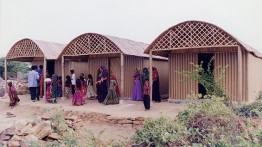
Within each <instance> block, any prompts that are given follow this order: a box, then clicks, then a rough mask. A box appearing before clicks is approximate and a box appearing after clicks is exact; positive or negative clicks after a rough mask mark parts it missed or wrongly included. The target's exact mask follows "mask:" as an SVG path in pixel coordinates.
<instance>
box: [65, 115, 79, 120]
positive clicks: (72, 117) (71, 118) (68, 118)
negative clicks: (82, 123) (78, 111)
mask: <svg viewBox="0 0 262 147" xmlns="http://www.w3.org/2000/svg"><path fill="white" fill-rule="evenodd" d="M77 119H78V116H75V115H73V116H71V117H66V118H65V120H71V121H76V120H77Z"/></svg>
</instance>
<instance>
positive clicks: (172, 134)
mask: <svg viewBox="0 0 262 147" xmlns="http://www.w3.org/2000/svg"><path fill="white" fill-rule="evenodd" d="M180 127H181V126H178V125H177V124H175V122H174V121H173V120H171V119H169V118H167V117H163V116H162V117H160V118H158V119H148V120H146V121H145V123H144V128H143V129H141V130H137V131H136V133H135V135H134V136H133V138H132V140H133V141H134V142H135V143H141V142H146V144H150V143H154V144H155V145H156V146H165V145H167V144H168V142H172V141H174V140H175V139H176V138H179V137H180V134H182V132H180V130H182V129H181V128H180Z"/></svg>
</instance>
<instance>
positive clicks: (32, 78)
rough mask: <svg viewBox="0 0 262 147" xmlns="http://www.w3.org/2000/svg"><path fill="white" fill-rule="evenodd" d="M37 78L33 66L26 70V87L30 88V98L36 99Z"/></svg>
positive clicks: (37, 75)
mask: <svg viewBox="0 0 262 147" xmlns="http://www.w3.org/2000/svg"><path fill="white" fill-rule="evenodd" d="M37 80H39V74H38V73H37V72H36V71H35V66H34V65H32V66H31V71H29V72H28V81H27V82H28V87H29V90H30V95H31V100H32V101H33V102H35V101H36V88H37V85H38V84H37Z"/></svg>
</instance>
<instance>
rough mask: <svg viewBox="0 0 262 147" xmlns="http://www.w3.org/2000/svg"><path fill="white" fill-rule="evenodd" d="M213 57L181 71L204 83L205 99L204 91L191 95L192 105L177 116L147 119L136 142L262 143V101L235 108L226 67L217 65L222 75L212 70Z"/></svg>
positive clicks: (199, 144) (254, 145)
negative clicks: (224, 84)
mask: <svg viewBox="0 0 262 147" xmlns="http://www.w3.org/2000/svg"><path fill="white" fill-rule="evenodd" d="M213 60H214V58H212V59H211V61H210V62H209V63H208V67H207V70H205V69H204V68H203V66H202V65H203V62H201V64H200V65H194V64H192V63H191V64H192V65H193V66H194V67H195V68H194V70H193V71H184V72H182V73H181V74H183V76H186V77H189V78H190V79H192V80H195V81H198V82H199V84H201V85H203V87H204V88H205V89H206V92H207V95H206V96H204V99H200V98H202V95H201V94H197V95H196V94H194V95H190V96H189V97H188V101H187V103H188V107H187V108H186V109H185V110H184V111H182V112H180V113H179V115H178V116H177V117H176V119H175V120H171V119H169V118H165V117H160V118H158V119H149V120H147V121H146V122H145V123H144V127H143V128H142V129H141V130H137V131H136V133H135V135H134V136H133V138H132V141H133V142H134V143H141V142H144V143H146V144H147V145H149V144H155V145H156V146H223V147H224V146H225V147H226V146H250V147H251V146H252V147H256V146H262V128H261V127H262V124H261V117H260V116H261V109H262V102H261V101H259V100H257V102H254V103H252V104H249V105H243V106H240V107H237V108H234V106H233V105H232V103H231V101H230V100H229V98H228V97H227V96H226V94H225V93H224V91H223V87H222V81H223V77H224V73H225V68H222V67H218V68H216V69H214V71H215V70H217V71H218V78H217V79H215V78H214V71H213V70H211V63H212V61H213ZM260 95H262V94H260ZM260 97H262V96H260ZM249 117H256V118H257V119H250V118H249Z"/></svg>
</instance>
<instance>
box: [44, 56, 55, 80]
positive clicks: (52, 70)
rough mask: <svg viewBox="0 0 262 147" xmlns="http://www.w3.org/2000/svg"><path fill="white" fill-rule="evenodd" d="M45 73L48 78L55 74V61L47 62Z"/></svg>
mask: <svg viewBox="0 0 262 147" xmlns="http://www.w3.org/2000/svg"><path fill="white" fill-rule="evenodd" d="M46 68H47V73H48V75H49V76H50V77H52V75H53V74H54V73H55V60H49V61H47V67H46Z"/></svg>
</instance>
